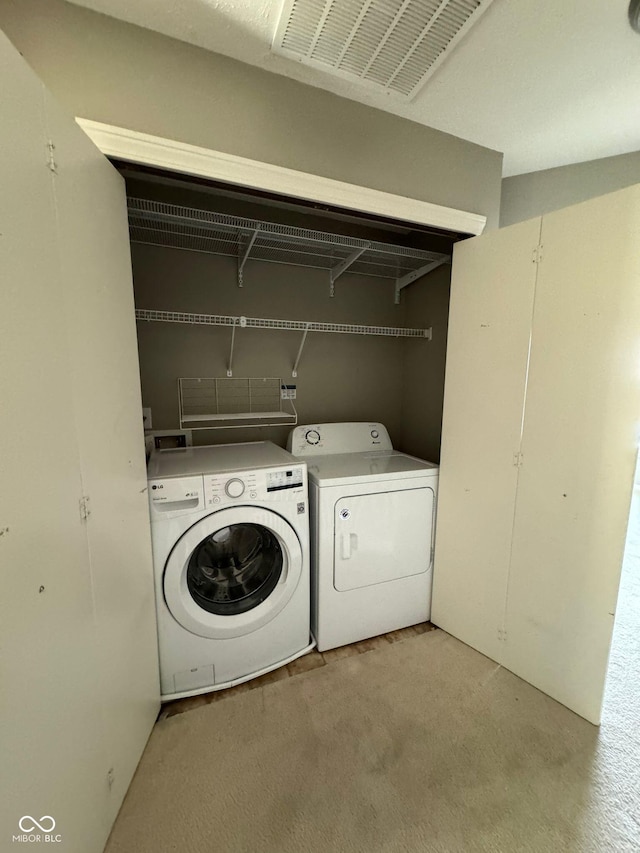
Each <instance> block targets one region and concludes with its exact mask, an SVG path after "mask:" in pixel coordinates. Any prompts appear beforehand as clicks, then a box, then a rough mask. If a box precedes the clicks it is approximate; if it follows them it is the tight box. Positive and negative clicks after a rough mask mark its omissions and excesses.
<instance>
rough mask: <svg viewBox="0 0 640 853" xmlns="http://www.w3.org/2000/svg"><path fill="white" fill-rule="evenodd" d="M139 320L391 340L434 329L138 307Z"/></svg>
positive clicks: (419, 335)
mask: <svg viewBox="0 0 640 853" xmlns="http://www.w3.org/2000/svg"><path fill="white" fill-rule="evenodd" d="M136 320H156V321H159V322H162V323H189V324H191V325H196V326H240V328H247V329H281V330H287V331H293V332H304V331H308V332H338V333H339V334H344V335H382V336H385V337H390V338H426V339H427V340H431V328H428V329H405V328H403V327H401V326H357V325H349V324H348V323H315V322H311V321H309V322H307V321H305V320H274V319H270V318H264V317H233V316H230V315H229V316H227V315H224V314H189V313H185V312H180V311H152V310H148V309H145V308H136Z"/></svg>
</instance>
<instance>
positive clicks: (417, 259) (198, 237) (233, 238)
mask: <svg viewBox="0 0 640 853" xmlns="http://www.w3.org/2000/svg"><path fill="white" fill-rule="evenodd" d="M128 209H129V230H130V235H131V241H132V242H134V243H145V244H148V245H153V246H166V247H170V248H174V249H187V250H189V251H195V252H206V253H209V254H213V255H226V256H230V257H234V258H237V260H238V284H239V285H240V286H242V284H243V271H244V266H245V264H246V262H247V261H248V260H249V259H253V260H259V261H267V262H271V263H283V264H289V265H292V266H301V267H312V268H315V269H323V270H327V271H328V272H329V277H330V284H331V295H333V288H334V284H335V281H336V280H337V278H338V277H339V276H341V275H343V274H344V273H357V274H360V275H367V276H375V277H380V278H389V279H392V280H394V281H395V282H396V285H397V289H396V298H398V295H399V291H400V290H401V289H402V287H404V286H405V285H406V284H410V283H411V281H415V279H416V278H418V277H420V276H421V275H426V273H428V272H430V271H431V270H432V269H435V268H436V267H437V266H440V265H441V264H443V263H448V262H449V261H450V260H451V258H450V256H449V255H447V254H441V253H438V252H431V251H427V250H425V249H416V248H412V247H407V246H398V245H395V244H392V243H381V242H378V241H374V240H362V239H359V238H356V237H347V236H344V235H342V234H332V233H329V232H325V231H314V230H310V229H307V228H297V227H293V226H290V225H280V224H275V223H271V222H264V221H261V220H258V219H247V218H245V217H240V216H232V215H230V214H222V213H215V212H212V211H208V210H200V209H198V208H191V207H182V206H180V205H175V204H166V203H164V202H157V201H152V200H149V199H141V198H129V199H128Z"/></svg>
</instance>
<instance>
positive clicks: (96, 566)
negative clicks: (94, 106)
mask: <svg viewBox="0 0 640 853" xmlns="http://www.w3.org/2000/svg"><path fill="white" fill-rule="evenodd" d="M46 110H47V118H48V123H49V133H50V136H51V138H52V139H53V141H54V144H55V151H54V155H55V160H56V176H55V188H56V204H57V209H58V242H59V247H60V261H61V268H62V273H63V277H64V282H65V298H66V308H67V318H68V322H67V334H68V338H69V342H70V347H71V351H72V353H73V356H74V357H73V366H72V370H71V381H72V383H73V391H74V398H75V411H74V415H75V422H76V428H77V433H78V442H79V447H80V460H81V472H82V480H83V489H84V494H85V495H87V496H88V498H89V503H88V507H89V510H90V513H91V514H90V516H89V518H88V520H87V524H86V529H87V535H88V541H89V552H90V570H91V578H92V584H93V591H94V606H95V618H96V631H97V635H98V649H99V654H100V661H99V670H100V675H101V679H100V691H99V692H100V707H101V713H102V721H103V727H104V742H105V745H106V748H107V751H108V755H109V767H110V768H112V781H111V785H110V801H109V808H110V815H109V821H111V820H113V819H114V818H115V816H116V814H117V811H118V809H119V807H120V803H121V801H122V798H123V797H124V794H125V792H126V790H127V787H128V784H129V782H130V780H131V777H132V775H133V772H134V770H135V767H136V765H137V762H138V760H139V757H140V754H141V752H142V750H143V748H144V745H145V743H146V740H147V737H148V735H149V732H150V730H151V727H152V725H153V723H154V721H155V718H156V716H157V711H158V708H159V686H158V663H157V639H156V628H155V602H154V596H153V573H152V562H151V542H150V526H149V511H148V498H147V479H146V465H145V456H144V437H143V428H142V403H141V395H140V374H139V367H138V352H137V341H136V330H135V311H134V301H133V285H132V274H131V259H130V249H129V235H128V226H127V211H126V196H125V187H124V181H123V179H122V178H121V176H120V175H119V174H118V173H117V172H116V170H115V169H114V168H113V167H112V166H111V164H110V163H109V162H108V160H107V159H106V158H105V157H103V156H102V154H101V153H100V152H99V151H98V150H97V149H96V148H95V146H94V145H93V143H92V142H91V141H90V140H89V138H88V137H87V136H86V135H85V133H84V132H83V131H82V130H81V129H80V128H79V127H78V126H77V125H76V124H75V122H71V121H69V119H68V117H67V116H66V115H64V114H63V113H61V111H60V110H59V108H58V107H57V105H56V104H55V102H54V101H53V100H52V99H51V98H50V97H47V101H46Z"/></svg>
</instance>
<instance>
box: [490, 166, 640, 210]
mask: <svg viewBox="0 0 640 853" xmlns="http://www.w3.org/2000/svg"><path fill="white" fill-rule="evenodd" d="M637 183H640V151H636V152H634V153H632V154H620V155H619V156H617V157H604V158H603V159H601V160H590V161H588V162H586V163H576V164H574V165H572V166H560V167H559V168H557V169H546V170H544V171H541V172H531V173H529V174H527V175H516V176H515V177H513V178H505V180H504V181H503V182H502V207H501V211H500V225H501V226H502V227H504V226H505V225H512V224H513V223H514V222H522V220H524V219H531V218H532V217H534V216H540V215H542V214H544V213H549V212H551V211H552V210H560V208H562V207H569V206H570V205H572V204H578V203H579V202H581V201H586V200H587V199H589V198H595V197H596V196H599V195H604V194H605V193H610V192H614V191H615V190H620V189H623V188H624V187H629V186H631V185H632V184H637Z"/></svg>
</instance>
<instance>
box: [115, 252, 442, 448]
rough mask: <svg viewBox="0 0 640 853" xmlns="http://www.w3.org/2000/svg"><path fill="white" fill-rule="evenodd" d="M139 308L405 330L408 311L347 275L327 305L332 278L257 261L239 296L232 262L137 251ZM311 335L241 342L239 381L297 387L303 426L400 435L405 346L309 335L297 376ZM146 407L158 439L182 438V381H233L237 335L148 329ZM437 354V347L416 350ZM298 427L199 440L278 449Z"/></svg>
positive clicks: (244, 335)
mask: <svg viewBox="0 0 640 853" xmlns="http://www.w3.org/2000/svg"><path fill="white" fill-rule="evenodd" d="M132 250H133V251H132V256H133V270H134V286H135V294H136V306H137V307H138V308H146V309H157V310H165V311H184V312H194V313H206V314H224V315H232V316H242V315H244V316H248V317H272V318H277V319H284V320H309V321H319V322H328V323H349V324H357V325H365V324H366V325H376V326H402V325H403V314H404V312H403V311H402V308H401V306H397V305H395V303H394V285H393V282H392V281H390V280H387V279H379V278H370V277H365V276H357V275H350V274H348V275H344V276H343V277H341V278H339V279H338V280H337V282H336V286H335V296H334V297H333V298H331V297H330V296H329V274H328V272H326V271H324V270H314V269H307V268H303V267H296V266H290V265H285V264H273V263H265V262H262V261H252V260H249V261H248V262H247V264H246V266H245V268H244V286H243V287H242V288H240V287H238V279H237V262H236V260H235V259H234V258H227V257H220V256H216V255H208V254H204V253H198V252H189V251H181V250H176V249H169V248H161V247H156V246H146V245H140V244H135V243H134V244H133V246H132ZM301 337H302V333H301V332H292V331H277V330H263V329H242V328H239V329H237V330H236V335H235V345H234V354H233V375H234V376H236V377H246V376H275V377H278V378H282V380H283V381H284V382H285V383H287V384H295V385H296V386H297V399H296V401H295V406H296V408H297V410H298V421H299V423H313V422H316V423H317V422H324V421H351V420H353V421H369V420H373V421H381V422H382V423H384V424H385V425H386V426H387V428H388V429H389V431H390V433H391V437H392V439H393V441H394V442H396V443H398V442H399V441H400V435H401V417H400V411H401V385H402V357H403V344H404V341H403V340H402V339H396V338H389V337H375V336H364V335H349V334H337V333H322V332H310V333H309V334H308V336H307V340H306V343H305V347H304V350H303V353H302V357H301V360H300V364H299V367H298V377H297V378H295V379H294V378H292V376H291V371H292V367H293V364H294V361H295V359H296V354H297V352H298V348H299V346H300V341H301ZM138 341H139V354H140V367H141V376H142V394H143V401H144V405H145V406H151V409H152V416H153V427H154V429H172V428H176V427H177V426H178V405H177V379H178V378H179V377H181V376H186V377H195V376H221V377H225V376H226V370H227V364H228V359H229V351H230V343H231V329H230V328H229V327H219V326H196V325H193V326H192V325H182V324H174V323H160V322H148V321H145V320H142V321H138ZM430 346H431V344H430V343H429V341H427V340H424V339H423V340H419V341H417V342H416V347H417V348H420V347H422V348H424V349H427V348H429V347H430ZM289 430H290V427H275V428H269V427H259V428H252V429H224V430H206V431H199V432H194V443H204V444H215V443H224V442H235V441H256V440H262V439H268V440H271V441H275V442H276V443H277V444H280V445H282V446H284V444H285V443H286V438H287V435H288V432H289Z"/></svg>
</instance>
